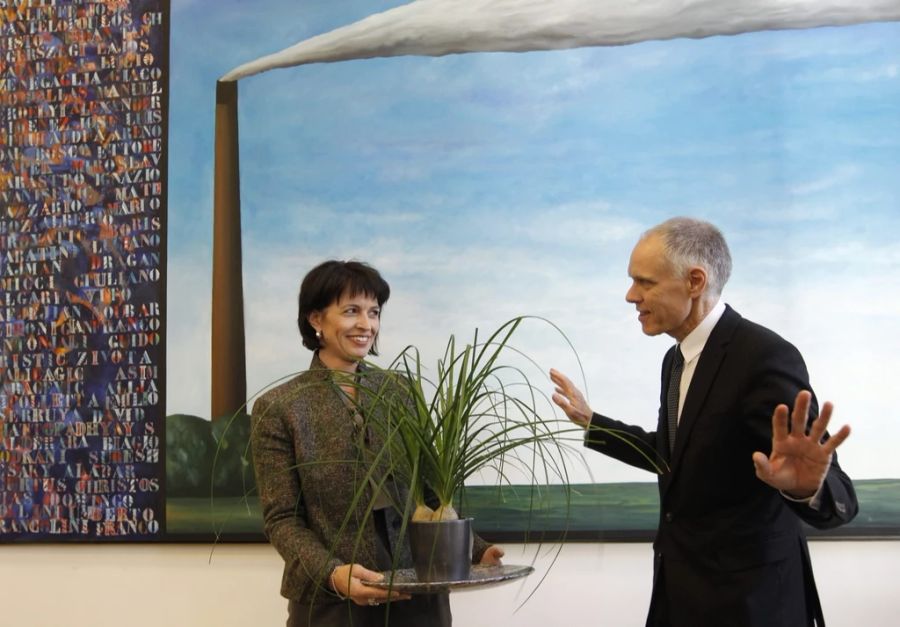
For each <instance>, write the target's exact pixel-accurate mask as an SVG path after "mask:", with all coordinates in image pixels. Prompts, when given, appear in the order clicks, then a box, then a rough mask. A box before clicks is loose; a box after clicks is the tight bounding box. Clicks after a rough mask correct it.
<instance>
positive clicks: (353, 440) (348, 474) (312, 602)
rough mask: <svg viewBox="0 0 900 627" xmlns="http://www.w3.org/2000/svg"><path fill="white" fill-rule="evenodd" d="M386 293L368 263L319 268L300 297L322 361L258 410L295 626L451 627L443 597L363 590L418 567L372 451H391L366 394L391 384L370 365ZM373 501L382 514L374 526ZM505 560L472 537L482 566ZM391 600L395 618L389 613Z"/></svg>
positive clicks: (300, 321)
mask: <svg viewBox="0 0 900 627" xmlns="http://www.w3.org/2000/svg"><path fill="white" fill-rule="evenodd" d="M389 295H390V288H389V286H388V284H387V282H385V280H384V279H383V278H382V277H381V275H380V274H379V273H378V271H377V270H375V269H374V268H372V267H371V266H368V265H366V264H365V263H361V262H356V261H348V262H343V261H326V262H325V263H322V264H320V265H319V266H317V267H315V268H313V269H312V270H311V271H310V272H309V273H308V274H307V275H306V277H305V278H304V279H303V283H302V285H301V287H300V295H299V298H298V301H299V307H298V313H297V325H298V327H299V329H300V335H301V336H302V338H303V345H304V346H306V347H307V348H308V349H310V350H312V351H314V355H313V358H312V362H311V364H310V366H309V370H308V371H306V372H304V373H302V374H300V375H299V376H297V377H295V378H293V379H292V380H290V381H288V382H287V383H284V384H282V385H280V386H279V387H277V388H275V389H273V390H271V391H269V392H267V393H266V394H264V395H263V396H262V397H260V398H259V400H257V401H256V403H255V404H254V406H253V422H254V427H253V435H252V445H253V459H254V464H255V469H256V480H257V485H258V486H259V493H260V503H261V505H262V510H263V518H264V521H265V532H266V536H267V537H268V538H269V541H270V542H271V543H272V545H273V546H274V547H275V548H276V550H277V551H278V552H279V553H280V554H281V556H282V558H283V559H284V561H285V569H284V576H283V579H282V585H281V594H282V595H283V596H285V597H286V598H288V599H289V603H288V614H289V618H288V622H287V625H288V627H301V626H306V625H314V626H315V627H329V626H336V627H337V626H343V625H348V626H349V625H353V626H354V627H357V626H363V627H367V626H381V625H384V624H385V616H386V614H387V615H388V616H389V622H390V625H391V627H405V626H407V625H408V626H412V625H429V626H431V625H434V626H444V625H448V626H449V625H450V624H451V618H450V605H449V599H448V596H447V595H446V594H442V595H418V596H413V597H410V596H409V595H404V594H399V593H397V592H396V591H392V592H389V591H388V590H384V589H380V588H374V587H371V586H366V585H364V584H363V583H362V581H366V580H369V581H379V580H381V579H383V575H381V574H380V573H379V572H378V571H383V570H389V569H391V568H392V567H393V566H395V565H396V566H397V567H400V568H406V567H410V566H411V564H412V562H411V559H410V556H409V547H408V545H407V543H406V542H405V541H404V540H403V539H402V538H400V537H399V530H400V526H401V523H402V519H401V515H400V513H399V512H398V511H397V510H396V509H395V508H394V507H393V503H403V502H405V498H406V494H407V491H406V488H405V486H402V485H396V484H395V483H394V482H393V481H392V480H391V478H390V476H389V475H388V474H387V472H388V471H387V469H381V468H376V469H375V471H374V472H372V473H370V472H369V469H370V468H371V463H372V461H373V459H374V455H372V453H373V452H377V451H378V450H380V449H381V447H382V446H383V444H384V442H383V441H382V440H381V430H380V429H375V428H371V426H370V425H371V421H376V420H381V419H382V418H383V416H381V415H380V411H379V406H378V405H375V404H373V403H367V398H366V397H367V395H366V394H364V393H362V391H364V390H365V389H381V386H382V385H383V384H384V382H385V381H384V376H383V375H382V374H380V373H377V372H374V371H372V370H367V369H366V368H365V365H364V364H363V363H362V362H363V359H365V357H366V356H368V355H377V350H376V347H377V339H378V330H379V327H380V324H381V308H382V306H383V305H384V303H385V302H386V301H387V299H388V297H389ZM366 476H368V477H369V480H368V482H366V481H365V480H362V488H363V490H364V491H363V497H362V498H360V499H359V500H358V502H357V505H356V506H355V508H354V507H353V500H354V497H355V496H356V495H357V493H358V492H359V490H360V487H361V485H360V481H361V480H360V477H366ZM385 479H386V481H385ZM370 503H374V504H375V505H374V512H373V513H372V514H371V515H369V516H366V508H367V506H368V505H369V504H370ZM348 512H349V514H348ZM360 532H362V533H360ZM357 538H360V541H359V542H357V541H356V540H357ZM502 555H503V551H502V550H501V549H499V548H498V547H494V546H488V545H487V544H486V543H485V542H484V541H483V540H481V539H480V538H477V537H476V538H475V546H474V550H473V558H474V559H475V560H476V561H480V562H481V563H484V564H496V563H499V559H500V557H501V556H502ZM388 601H390V604H389V605H390V607H389V610H388V611H389V614H388V612H386V609H388V608H386V607H385V606H383V605H382V604H386V603H387V602H388Z"/></svg>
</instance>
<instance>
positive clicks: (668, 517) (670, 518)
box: [665, 512, 675, 522]
mask: <svg viewBox="0 0 900 627" xmlns="http://www.w3.org/2000/svg"><path fill="white" fill-rule="evenodd" d="M665 519H666V522H672V521H673V520H674V519H675V516H673V515H672V512H666V515H665Z"/></svg>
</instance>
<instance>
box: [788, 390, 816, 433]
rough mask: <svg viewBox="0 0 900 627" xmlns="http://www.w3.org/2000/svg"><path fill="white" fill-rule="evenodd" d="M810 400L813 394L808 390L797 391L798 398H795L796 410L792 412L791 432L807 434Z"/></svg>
mask: <svg viewBox="0 0 900 627" xmlns="http://www.w3.org/2000/svg"><path fill="white" fill-rule="evenodd" d="M810 400H812V394H810V393H809V391H808V390H801V391H800V392H798V393H797V398H795V399H794V411H793V412H792V413H791V433H795V434H797V435H805V434H806V423H807V422H808V421H809V403H810Z"/></svg>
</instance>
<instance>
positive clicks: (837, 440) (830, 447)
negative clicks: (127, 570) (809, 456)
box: [823, 425, 850, 453]
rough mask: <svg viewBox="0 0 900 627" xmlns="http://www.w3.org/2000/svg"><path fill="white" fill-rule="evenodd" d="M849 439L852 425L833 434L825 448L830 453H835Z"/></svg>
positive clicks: (845, 426)
mask: <svg viewBox="0 0 900 627" xmlns="http://www.w3.org/2000/svg"><path fill="white" fill-rule="evenodd" d="M848 437H850V425H844V426H843V427H841V428H840V430H839V431H838V432H837V433H834V434H832V436H831V437H830V438H828V441H827V442H825V444H823V446H824V447H825V449H826V450H827V451H828V452H829V453H833V452H834V449H836V448H837V447H839V446H840V445H841V444H843V443H844V440H846V439H847V438H848Z"/></svg>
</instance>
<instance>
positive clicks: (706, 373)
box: [663, 305, 741, 491]
mask: <svg viewBox="0 0 900 627" xmlns="http://www.w3.org/2000/svg"><path fill="white" fill-rule="evenodd" d="M740 320H741V316H740V314H738V313H737V312H736V311H734V310H733V309H732V308H731V307H730V306H728V305H726V306H725V312H724V313H723V314H722V317H721V318H720V319H719V321H718V322H717V323H716V326H715V327H714V328H713V330H712V333H710V334H709V339H708V340H707V341H706V345H705V346H704V347H703V351H702V352H701V353H700V356H699V357H698V358H697V359H698V361H697V367H696V368H695V369H694V376H693V377H692V378H691V384H690V387H689V388H688V391H687V395H686V396H685V399H684V406H683V407H682V409H681V419H680V420H679V422H678V434H677V436H676V437H675V450H674V451H673V453H672V459H671V460H670V462H669V466H670V469H671V471H670V472H669V473H667V474H666V475H664V478H665V480H664V481H663V491H665V489H666V488H668V486H669V485H670V484H671V482H672V480H673V479H674V475H675V473H676V472H677V471H678V464H679V461H680V459H681V457H682V455H683V454H684V450H685V448H687V446H689V443H690V440H691V431H692V430H693V428H694V425H695V424H696V422H697V419H698V418H699V416H700V414H701V412H702V410H703V406H704V404H705V403H706V399H707V397H708V396H709V392H710V390H711V389H712V387H713V384H714V382H715V379H716V375H718V373H719V368H720V366H721V365H722V360H723V359H724V358H725V355H726V353H727V349H728V343H729V342H730V341H731V337H732V335H733V334H734V330H735V329H736V328H737V325H738V323H739V322H740ZM666 359H667V361H668V367H667V368H665V370H666V372H667V373H668V371H669V370H670V369H671V358H670V356H669V355H668V354H667V355H666ZM666 380H668V376H666ZM663 395H665V391H663Z"/></svg>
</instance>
